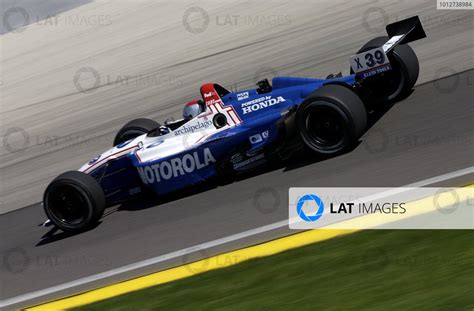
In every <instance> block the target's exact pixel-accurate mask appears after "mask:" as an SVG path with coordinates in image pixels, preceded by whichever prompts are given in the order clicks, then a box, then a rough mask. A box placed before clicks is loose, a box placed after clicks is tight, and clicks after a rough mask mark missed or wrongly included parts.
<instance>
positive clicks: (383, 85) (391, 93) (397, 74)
mask: <svg viewBox="0 0 474 311" xmlns="http://www.w3.org/2000/svg"><path fill="white" fill-rule="evenodd" d="M388 40H389V37H387V36H382V37H377V38H374V39H372V40H370V41H369V42H367V43H366V44H365V45H364V46H363V47H362V48H360V50H359V51H357V54H359V53H362V52H365V51H368V50H371V49H374V48H377V47H381V46H383V45H384V44H385V43H386V42H387V41H388ZM388 58H389V60H390V64H391V65H392V70H390V71H388V72H385V73H382V74H380V75H378V76H377V77H374V78H368V79H367V81H366V82H365V83H364V87H367V88H370V89H373V90H376V91H377V93H379V95H381V97H382V99H383V100H385V101H390V102H395V101H399V100H401V99H403V98H404V97H406V96H407V95H409V94H410V92H411V90H412V89H413V86H415V83H416V81H417V79H418V75H419V73H420V65H419V62H418V57H417V56H416V54H415V52H414V51H413V49H412V48H411V47H410V46H409V45H408V44H401V45H397V46H396V47H395V48H394V49H393V51H392V52H391V53H389V55H388ZM351 72H352V69H351Z"/></svg>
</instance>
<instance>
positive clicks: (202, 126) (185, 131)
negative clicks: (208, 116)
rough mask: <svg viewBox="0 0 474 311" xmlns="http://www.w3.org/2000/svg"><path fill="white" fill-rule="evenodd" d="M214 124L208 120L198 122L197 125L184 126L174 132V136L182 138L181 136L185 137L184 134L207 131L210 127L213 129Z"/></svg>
mask: <svg viewBox="0 0 474 311" xmlns="http://www.w3.org/2000/svg"><path fill="white" fill-rule="evenodd" d="M212 125H213V124H212V121H211V120H206V121H204V122H201V121H199V120H198V121H197V123H195V124H192V125H186V124H185V125H183V126H181V127H180V128H178V129H177V130H174V132H173V133H174V135H175V136H180V135H183V134H188V133H194V132H196V131H198V130H201V129H207V128H209V127H211V126H212Z"/></svg>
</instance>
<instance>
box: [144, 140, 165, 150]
mask: <svg viewBox="0 0 474 311" xmlns="http://www.w3.org/2000/svg"><path fill="white" fill-rule="evenodd" d="M163 142H164V140H163V139H160V140H159V141H157V142H154V143H153V144H151V145H149V146H147V147H146V149H150V148H154V147H156V146H159V145H161V144H162V143H163Z"/></svg>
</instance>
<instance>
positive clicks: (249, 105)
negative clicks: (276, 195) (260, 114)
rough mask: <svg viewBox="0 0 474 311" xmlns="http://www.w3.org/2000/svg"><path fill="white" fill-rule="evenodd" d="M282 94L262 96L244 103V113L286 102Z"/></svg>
mask: <svg viewBox="0 0 474 311" xmlns="http://www.w3.org/2000/svg"><path fill="white" fill-rule="evenodd" d="M284 101H285V99H284V98H283V97H282V96H278V97H276V98H273V97H271V96H265V97H260V98H257V99H254V100H251V101H249V102H246V103H243V104H242V111H243V114H247V113H250V112H254V111H257V110H260V109H263V108H267V107H270V106H273V105H276V104H279V103H282V102H284Z"/></svg>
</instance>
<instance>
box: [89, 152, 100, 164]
mask: <svg viewBox="0 0 474 311" xmlns="http://www.w3.org/2000/svg"><path fill="white" fill-rule="evenodd" d="M100 157H101V154H99V155H97V156H96V157H95V158H93V159H92V160H90V161H89V163H88V164H89V165H92V164H94V163H95V162H97V161H98V160H99V159H100Z"/></svg>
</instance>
